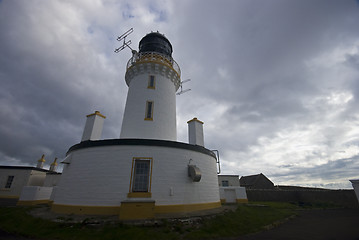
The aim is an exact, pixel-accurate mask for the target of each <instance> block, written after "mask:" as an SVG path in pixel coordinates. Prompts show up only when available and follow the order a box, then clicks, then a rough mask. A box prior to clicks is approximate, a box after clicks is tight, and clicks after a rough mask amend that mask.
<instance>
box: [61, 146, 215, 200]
mask: <svg viewBox="0 0 359 240" xmlns="http://www.w3.org/2000/svg"><path fill="white" fill-rule="evenodd" d="M70 154H71V155H72V158H71V160H70V161H71V163H70V164H68V165H67V167H65V168H64V171H63V174H62V178H61V182H60V183H59V186H58V188H57V190H56V195H55V198H54V204H64V205H81V206H120V205H121V201H124V200H127V199H128V198H127V194H128V193H129V185H130V178H131V167H132V159H133V157H144V158H152V159H153V161H152V164H153V165H152V184H151V193H152V198H151V199H152V200H154V201H155V205H156V206H161V205H162V206H164V205H177V204H196V203H212V202H219V201H220V198H219V190H218V180H217V169H216V161H215V158H214V157H211V156H209V155H207V154H204V153H201V152H197V151H193V150H187V149H181V148H173V147H163V146H133V145H118V146H99V147H91V148H84V149H79V150H75V151H72V152H71V153H70ZM190 159H192V161H191V164H192V165H196V166H197V167H199V169H200V170H201V172H202V178H201V180H200V182H192V180H191V179H190V178H189V177H188V169H187V166H188V163H189V160H190ZM171 193H172V194H171ZM132 200H133V199H132Z"/></svg>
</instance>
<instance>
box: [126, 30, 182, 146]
mask: <svg viewBox="0 0 359 240" xmlns="http://www.w3.org/2000/svg"><path fill="white" fill-rule="evenodd" d="M180 79H181V73H180V68H179V66H178V64H177V63H176V62H175V61H174V60H173V58H172V45H171V43H170V42H169V40H168V39H167V38H166V37H165V36H164V35H162V34H160V33H158V32H152V33H149V34H147V35H146V36H145V37H144V38H142V40H141V41H140V44H139V52H137V51H133V56H132V58H131V59H130V60H129V61H128V63H127V69H126V75H125V80H126V84H127V86H128V95H127V101H126V107H125V112H124V116H123V122H122V128H121V135H120V138H141V139H161V140H172V141H176V140H177V131H176V91H177V90H178V88H179V86H180V84H181V80H180Z"/></svg>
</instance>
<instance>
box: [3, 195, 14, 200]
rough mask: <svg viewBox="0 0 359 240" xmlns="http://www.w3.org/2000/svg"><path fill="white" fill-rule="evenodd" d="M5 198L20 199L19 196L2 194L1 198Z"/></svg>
mask: <svg viewBox="0 0 359 240" xmlns="http://www.w3.org/2000/svg"><path fill="white" fill-rule="evenodd" d="M1 198H3V199H19V196H7V195H5V196H0V199H1Z"/></svg>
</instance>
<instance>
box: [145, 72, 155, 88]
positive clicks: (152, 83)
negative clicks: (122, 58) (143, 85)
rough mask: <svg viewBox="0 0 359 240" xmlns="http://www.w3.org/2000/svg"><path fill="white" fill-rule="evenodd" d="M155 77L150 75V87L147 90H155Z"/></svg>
mask: <svg viewBox="0 0 359 240" xmlns="http://www.w3.org/2000/svg"><path fill="white" fill-rule="evenodd" d="M155 83H156V82H155V76H154V75H150V76H149V78H148V86H147V88H152V89H155Z"/></svg>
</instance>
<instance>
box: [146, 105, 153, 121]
mask: <svg viewBox="0 0 359 240" xmlns="http://www.w3.org/2000/svg"><path fill="white" fill-rule="evenodd" d="M153 107H154V103H153V102H152V101H147V102H146V116H145V120H150V121H152V120H153Z"/></svg>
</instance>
